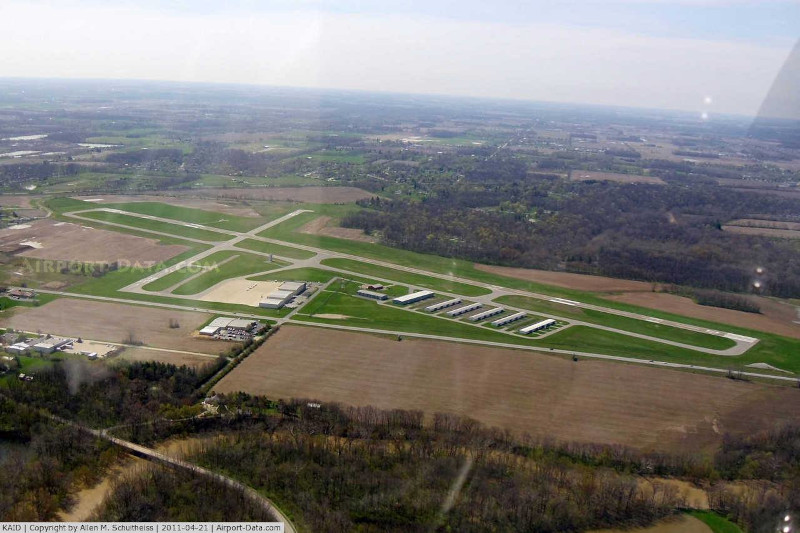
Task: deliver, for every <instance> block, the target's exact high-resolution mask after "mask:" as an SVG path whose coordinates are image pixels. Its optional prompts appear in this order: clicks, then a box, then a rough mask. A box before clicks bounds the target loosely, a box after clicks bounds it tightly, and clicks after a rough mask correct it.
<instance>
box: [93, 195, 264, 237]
mask: <svg viewBox="0 0 800 533" xmlns="http://www.w3.org/2000/svg"><path fill="white" fill-rule="evenodd" d="M103 207H109V208H113V209H120V210H122V211H128V212H131V213H139V214H141V215H150V216H154V217H160V218H169V219H172V220H178V221H180V222H190V223H192V224H202V225H204V226H212V227H215V228H221V229H227V230H231V231H237V232H240V233H244V232H247V231H250V230H251V229H253V228H256V227H258V226H260V225H261V224H264V223H265V222H266V221H265V220H263V219H261V218H255V217H240V216H236V215H227V214H225V213H217V212H216V211H206V210H204V209H196V208H192V207H182V206H175V205H169V204H166V203H161V202H126V203H117V204H107V205H103Z"/></svg>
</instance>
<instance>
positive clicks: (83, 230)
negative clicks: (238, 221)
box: [0, 220, 187, 264]
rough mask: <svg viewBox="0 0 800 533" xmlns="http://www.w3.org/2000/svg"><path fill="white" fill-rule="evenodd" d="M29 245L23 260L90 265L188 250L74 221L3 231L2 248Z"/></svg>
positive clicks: (155, 258)
mask: <svg viewBox="0 0 800 533" xmlns="http://www.w3.org/2000/svg"><path fill="white" fill-rule="evenodd" d="M25 226H27V227H25ZM25 243H27V246H28V247H27V249H26V250H25V251H23V252H21V253H20V255H21V256H23V257H30V258H35V259H51V260H57V261H80V262H89V263H113V262H115V261H118V262H128V263H131V264H132V263H139V264H147V263H157V262H160V261H164V260H166V259H169V258H171V257H174V256H176V255H178V254H180V253H182V252H184V251H186V250H187V248H186V247H185V246H180V245H175V244H173V245H163V244H159V242H158V241H157V240H155V239H148V238H144V237H137V236H134V235H125V234H121V233H119V232H115V231H109V230H105V229H97V228H90V227H87V226H81V225H79V224H74V223H71V222H55V221H52V220H37V221H35V222H33V223H31V224H22V225H19V226H16V227H14V226H12V227H10V228H5V229H2V230H0V247H2V248H4V249H11V248H15V247H20V246H21V245H24V244H25Z"/></svg>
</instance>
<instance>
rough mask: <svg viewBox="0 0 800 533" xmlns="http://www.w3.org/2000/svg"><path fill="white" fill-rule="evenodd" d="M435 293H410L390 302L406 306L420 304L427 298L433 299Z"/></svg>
mask: <svg viewBox="0 0 800 533" xmlns="http://www.w3.org/2000/svg"><path fill="white" fill-rule="evenodd" d="M434 296H435V293H434V292H433V291H417V292H412V293H411V294H405V295H403V296H398V297H397V298H395V299H394V300H392V302H394V303H396V304H398V305H408V304H413V303H416V302H421V301H422V300H427V299H428V298H433V297H434Z"/></svg>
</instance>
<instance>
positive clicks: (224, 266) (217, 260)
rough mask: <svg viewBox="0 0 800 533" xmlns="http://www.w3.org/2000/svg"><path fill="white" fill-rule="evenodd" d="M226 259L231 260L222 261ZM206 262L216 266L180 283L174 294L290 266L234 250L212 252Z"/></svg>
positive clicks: (195, 292)
mask: <svg viewBox="0 0 800 533" xmlns="http://www.w3.org/2000/svg"><path fill="white" fill-rule="evenodd" d="M231 258H233V259H231ZM226 259H230V260H229V261H227V262H225V263H222V262H223V261H225V260H226ZM206 262H207V263H208V264H214V265H216V268H212V269H210V270H209V271H208V272H205V273H203V274H201V275H199V276H197V277H196V278H193V279H191V280H189V281H187V282H185V283H183V284H182V285H179V286H178V287H176V288H175V289H174V290H173V291H172V294H178V295H182V296H185V295H190V294H197V293H199V292H202V291H204V290H206V289H210V288H211V287H213V286H214V285H216V284H217V283H219V282H221V281H225V280H226V279H230V278H238V277H241V276H245V275H247V274H255V273H259V272H266V271H268V270H274V269H276V268H281V267H284V266H288V263H284V262H283V261H277V260H275V261H273V262H272V263H270V262H269V261H268V260H267V259H266V258H265V257H262V256H260V255H253V254H248V253H246V252H236V251H232V250H228V251H223V252H217V253H215V254H212V255H210V256H209V257H208V258H207V259H206Z"/></svg>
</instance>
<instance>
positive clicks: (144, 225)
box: [80, 211, 232, 242]
mask: <svg viewBox="0 0 800 533" xmlns="http://www.w3.org/2000/svg"><path fill="white" fill-rule="evenodd" d="M80 216H82V217H85V218H90V219H92V220H97V221H99V222H111V223H113V224H123V225H125V226H131V227H133V228H139V229H142V230H145V231H156V232H161V233H169V234H170V235H175V236H176V237H179V238H180V237H187V238H190V239H198V240H201V241H209V242H219V241H227V240H230V239H231V238H232V236H231V235H227V234H225V233H218V232H216V231H209V230H204V229H200V228H192V227H188V226H181V225H178V224H170V223H168V222H162V221H159V220H150V219H147V218H141V217H137V216H135V215H126V214H123V213H109V212H108V211H90V212H86V213H81V214H80Z"/></svg>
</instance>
